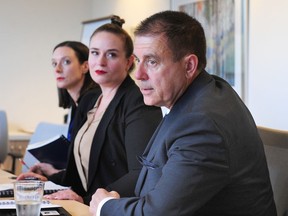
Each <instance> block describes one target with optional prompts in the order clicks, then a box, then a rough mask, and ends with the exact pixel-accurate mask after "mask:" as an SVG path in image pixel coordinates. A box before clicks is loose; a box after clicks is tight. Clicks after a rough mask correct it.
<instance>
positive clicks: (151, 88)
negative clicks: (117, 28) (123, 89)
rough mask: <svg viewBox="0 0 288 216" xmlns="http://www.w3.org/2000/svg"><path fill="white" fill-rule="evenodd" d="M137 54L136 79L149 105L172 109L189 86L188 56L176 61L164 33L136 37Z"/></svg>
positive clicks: (135, 50)
mask: <svg viewBox="0 0 288 216" xmlns="http://www.w3.org/2000/svg"><path fill="white" fill-rule="evenodd" d="M134 54H135V57H136V61H137V62H138V63H137V64H136V71H135V78H136V79H137V80H138V85H139V87H140V90H141V92H142V94H143V96H144V102H145V104H147V105H154V106H165V107H167V108H172V106H173V104H174V103H175V102H176V100H177V99H178V98H179V97H180V96H181V95H182V93H183V91H184V90H185V89H186V87H187V78H186V69H185V68H186V62H185V58H184V57H183V58H182V59H180V60H179V61H177V62H174V61H173V56H172V51H171V50H170V48H169V47H168V46H167V41H166V38H165V37H164V36H162V35H160V36H136V38H135V43H134Z"/></svg>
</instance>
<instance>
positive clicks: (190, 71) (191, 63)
mask: <svg viewBox="0 0 288 216" xmlns="http://www.w3.org/2000/svg"><path fill="white" fill-rule="evenodd" d="M185 63H186V68H185V69H186V77H187V78H188V79H192V80H193V79H194V78H195V77H196V76H197V75H198V71H197V66H198V57H197V56H196V55H194V54H190V55H188V56H186V57H185Z"/></svg>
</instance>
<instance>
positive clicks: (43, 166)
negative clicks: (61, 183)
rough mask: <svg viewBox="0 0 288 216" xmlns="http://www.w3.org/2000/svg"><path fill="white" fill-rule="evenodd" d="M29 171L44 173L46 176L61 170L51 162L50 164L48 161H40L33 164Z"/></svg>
mask: <svg viewBox="0 0 288 216" xmlns="http://www.w3.org/2000/svg"><path fill="white" fill-rule="evenodd" d="M29 171H30V172H34V173H37V174H39V175H44V176H51V175H53V174H55V173H58V172H60V170H58V169H55V168H54V167H53V166H52V165H51V164H48V163H38V164H36V165H34V166H32V167H31V168H30V169H29Z"/></svg>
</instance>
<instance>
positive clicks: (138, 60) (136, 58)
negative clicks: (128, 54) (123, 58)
mask: <svg viewBox="0 0 288 216" xmlns="http://www.w3.org/2000/svg"><path fill="white" fill-rule="evenodd" d="M133 56H134V58H135V60H136V61H137V62H140V59H139V58H138V57H137V56H136V55H135V54H133Z"/></svg>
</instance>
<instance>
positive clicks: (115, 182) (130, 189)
mask: <svg viewBox="0 0 288 216" xmlns="http://www.w3.org/2000/svg"><path fill="white" fill-rule="evenodd" d="M97 98H98V97H95V98H94V100H88V101H87V100H86V99H85V98H83V99H82V102H81V106H80V105H79V107H78V113H77V116H75V123H74V129H75V130H76V131H78V130H79V129H80V128H81V127H82V125H83V124H84V123H85V121H86V120H87V111H88V110H90V109H92V107H93V106H94V105H95V102H96V100H97ZM83 101H85V103H83ZM161 119H162V112H161V109H160V108H158V107H153V106H146V105H145V104H144V102H143V96H142V94H141V92H140V90H139V88H138V86H137V85H136V84H135V82H134V81H133V80H132V79H131V78H130V76H128V77H127V78H126V79H125V80H124V81H123V83H122V84H121V86H120V87H119V89H118V91H117V93H116V95H115V97H114V98H113V100H112V101H111V103H110V104H109V106H108V108H107V110H106V111H105V113H104V115H103V117H102V119H101V121H100V123H99V126H98V128H97V130H96V133H95V135H94V138H93V143H92V146H91V152H90V160H89V174H88V176H89V177H88V187H87V188H88V190H87V192H86V191H85V190H84V189H83V187H82V183H81V180H80V177H79V175H78V172H77V168H76V163H75V158H74V154H73V146H74V145H73V143H74V142H72V145H71V146H72V147H71V149H70V154H69V155H70V156H69V160H68V165H67V169H66V172H62V174H61V175H62V176H63V182H62V184H65V185H69V186H71V187H72V189H73V190H74V191H75V192H76V193H78V194H79V195H80V196H82V197H83V198H84V201H85V203H86V204H89V202H90V200H91V196H92V195H93V194H94V193H95V191H96V189H97V188H100V187H101V188H106V189H108V190H116V191H119V192H120V194H121V196H131V195H133V194H134V189H135V185H136V181H137V178H138V175H139V173H140V170H141V168H142V166H141V164H140V163H139V162H138V161H137V158H136V157H137V156H139V155H142V153H143V151H144V149H145V147H146V146H147V144H148V142H149V139H150V138H151V136H152V134H153V132H154V131H155V129H156V127H157V126H158V124H159V122H160V121H161ZM74 129H73V130H74ZM73 134H75V136H76V134H77V133H75V132H73ZM75 136H74V137H73V140H74V139H75ZM58 175H60V174H58Z"/></svg>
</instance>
